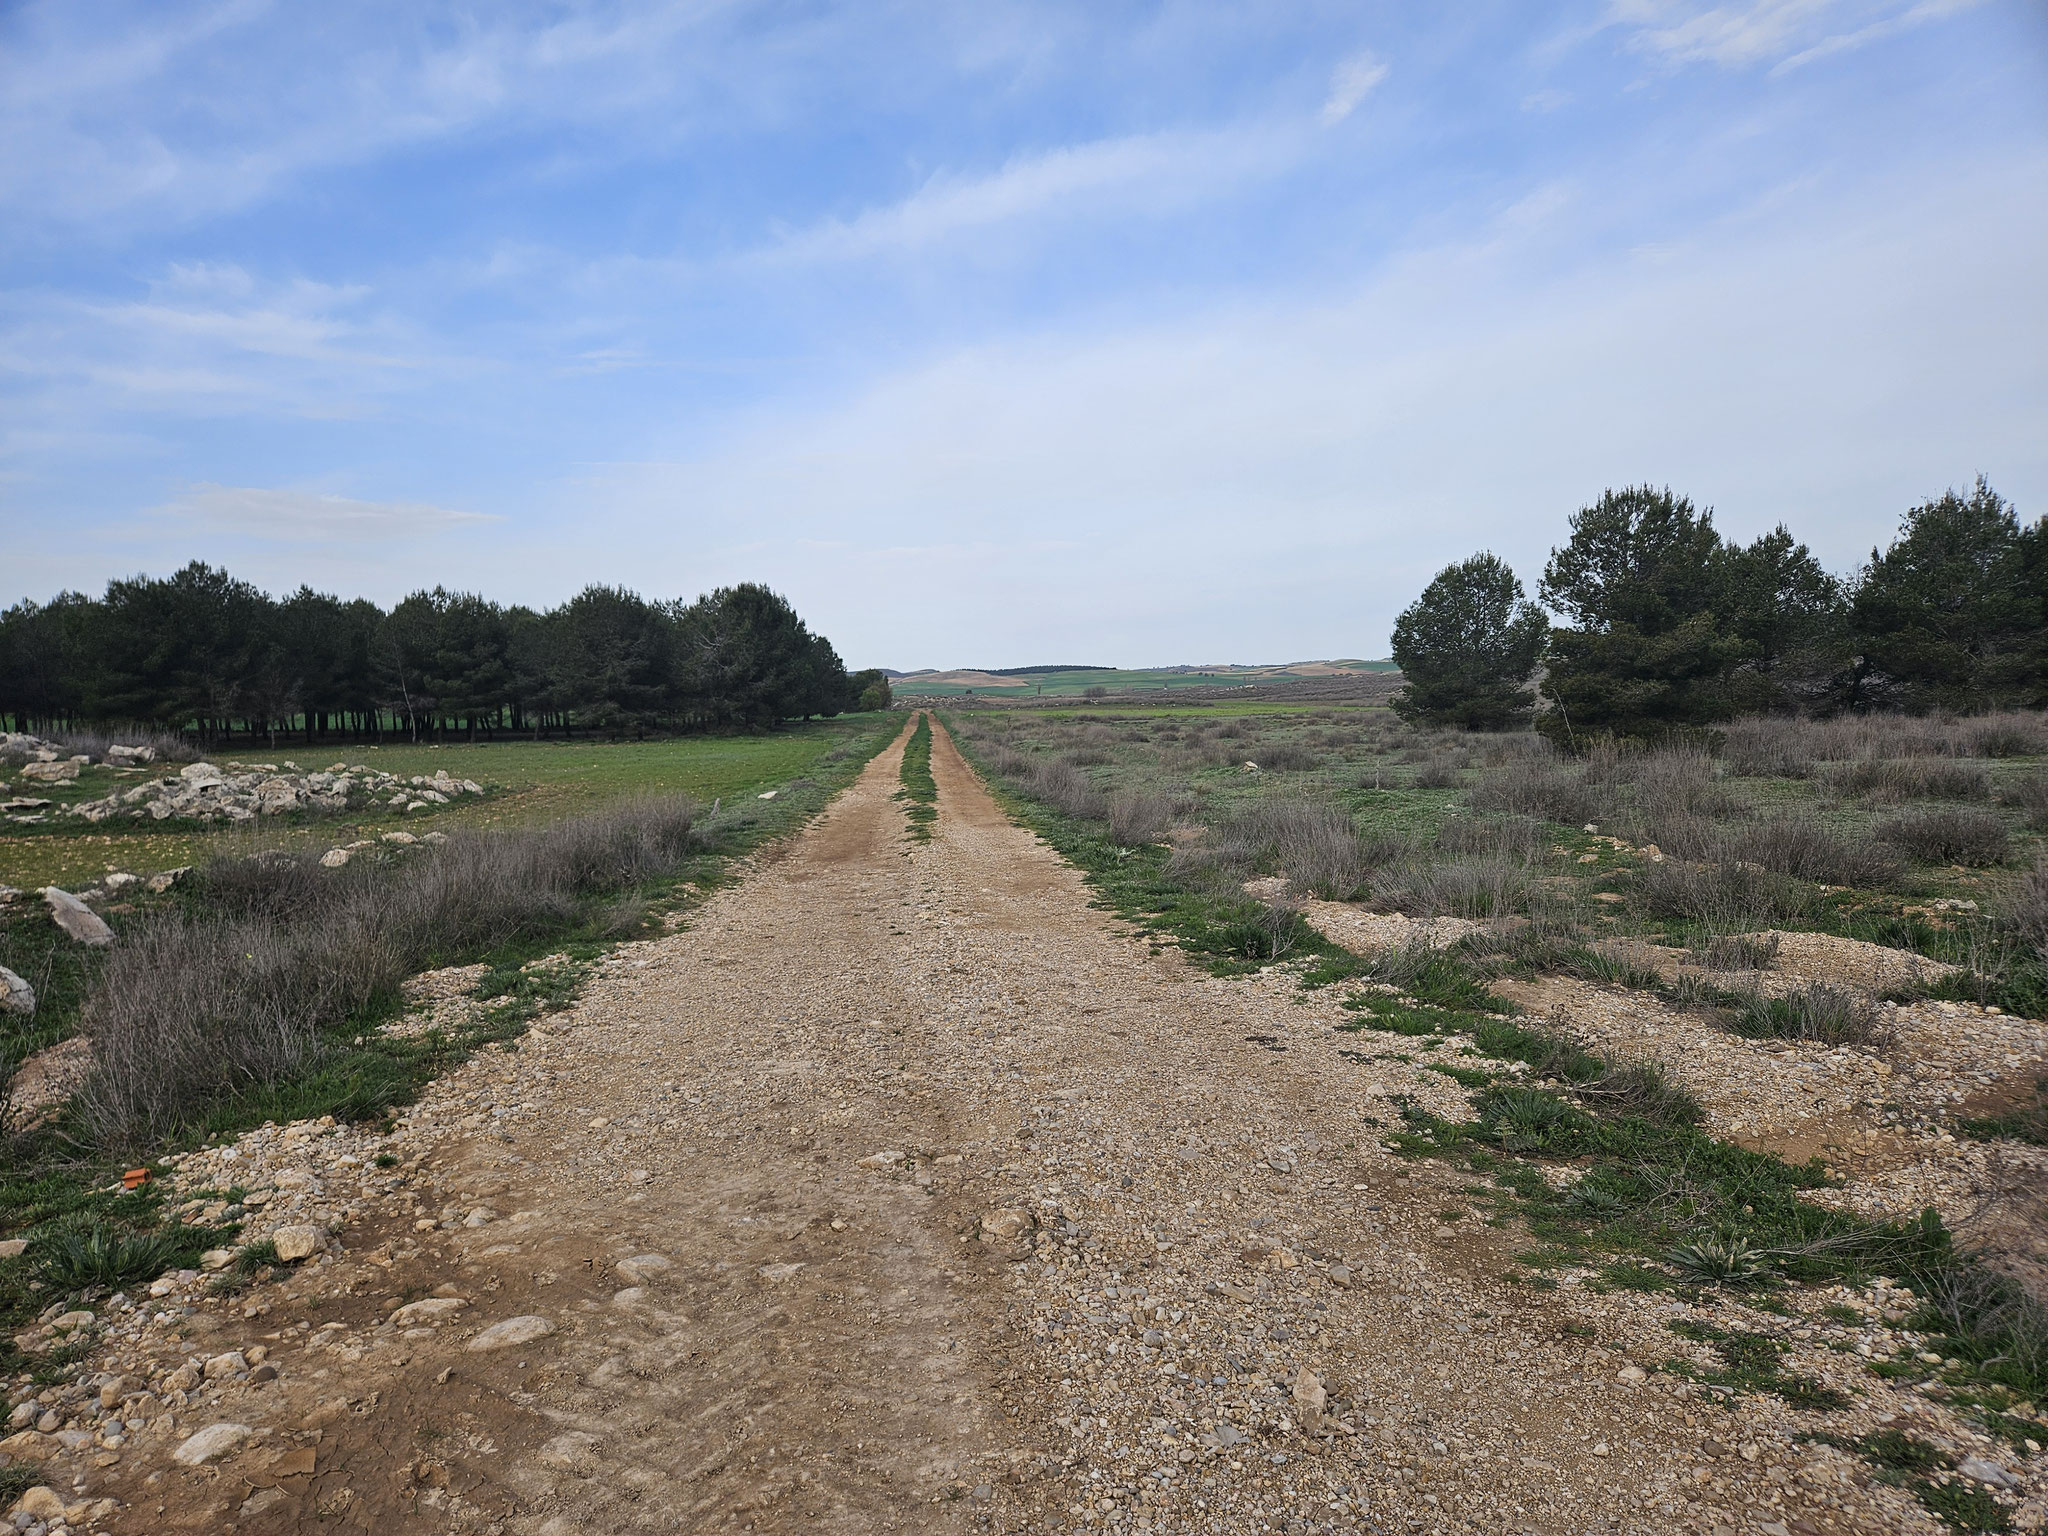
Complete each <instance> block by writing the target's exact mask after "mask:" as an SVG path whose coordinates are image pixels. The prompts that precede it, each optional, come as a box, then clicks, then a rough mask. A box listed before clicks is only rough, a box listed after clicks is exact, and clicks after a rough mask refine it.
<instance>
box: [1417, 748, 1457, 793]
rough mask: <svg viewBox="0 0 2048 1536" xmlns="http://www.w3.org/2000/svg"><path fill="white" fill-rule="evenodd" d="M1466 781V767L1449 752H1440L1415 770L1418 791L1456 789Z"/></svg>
mask: <svg viewBox="0 0 2048 1536" xmlns="http://www.w3.org/2000/svg"><path fill="white" fill-rule="evenodd" d="M1464 781H1465V766H1464V764H1463V763H1461V762H1459V760H1458V759H1457V758H1455V757H1452V756H1451V755H1450V754H1449V753H1447V752H1438V753H1435V754H1433V755H1432V756H1430V757H1429V758H1428V759H1427V760H1425V761H1424V763H1423V765H1422V766H1421V767H1420V768H1418V769H1416V770H1415V787H1416V788H1417V789H1455V788H1456V787H1457V786H1458V785H1460V784H1462V783H1464Z"/></svg>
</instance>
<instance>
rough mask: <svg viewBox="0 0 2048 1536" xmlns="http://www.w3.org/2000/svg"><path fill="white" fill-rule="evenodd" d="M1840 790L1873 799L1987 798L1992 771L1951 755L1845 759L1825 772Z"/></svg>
mask: <svg viewBox="0 0 2048 1536" xmlns="http://www.w3.org/2000/svg"><path fill="white" fill-rule="evenodd" d="M1823 777H1824V778H1825V779H1826V781H1827V784H1828V786H1829V788H1831V789H1833V790H1834V791H1835V792H1836V793H1837V794H1843V795H1861V796H1863V797H1864V798H1865V799H1870V800H1985V799H1988V798H1990V795H1991V775H1990V774H1988V773H1987V772H1985V770H1984V768H1983V766H1982V765H1981V764H1978V763H1959V762H1956V761H1955V760H1954V759H1952V758H1939V757H1932V758H1884V759H1878V760H1874V761H1865V762H1858V763H1843V764H1840V765H1839V766H1837V767H1833V768H1830V769H1828V770H1827V772H1826V773H1825V774H1824V775H1823Z"/></svg>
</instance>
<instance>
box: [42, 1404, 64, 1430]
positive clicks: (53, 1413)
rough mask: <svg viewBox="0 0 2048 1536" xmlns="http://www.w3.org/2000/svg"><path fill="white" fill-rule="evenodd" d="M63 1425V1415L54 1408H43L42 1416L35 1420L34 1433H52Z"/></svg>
mask: <svg viewBox="0 0 2048 1536" xmlns="http://www.w3.org/2000/svg"><path fill="white" fill-rule="evenodd" d="M63 1427H64V1415H63V1414H61V1413H59V1412H57V1410H56V1409H54V1408H49V1409H45V1410H44V1412H43V1416H42V1417H41V1418H39V1419H37V1420H36V1433H37V1434H39V1435H54V1434H55V1433H57V1431H58V1430H60V1429H62V1428H63Z"/></svg>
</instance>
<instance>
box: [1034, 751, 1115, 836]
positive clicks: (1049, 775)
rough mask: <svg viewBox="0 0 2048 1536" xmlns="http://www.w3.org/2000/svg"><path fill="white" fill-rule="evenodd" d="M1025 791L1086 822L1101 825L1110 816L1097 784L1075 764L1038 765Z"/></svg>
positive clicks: (1056, 762) (1054, 762)
mask: <svg viewBox="0 0 2048 1536" xmlns="http://www.w3.org/2000/svg"><path fill="white" fill-rule="evenodd" d="M1025 788H1026V789H1027V790H1028V791H1029V792H1030V793H1032V794H1034V795H1036V796H1037V797H1038V798H1039V799H1041V800H1043V801H1045V802H1046V804H1048V805H1050V806H1052V807H1054V808H1055V809H1057V810H1059V811H1062V812H1064V813H1065V814H1067V815H1069V816H1075V817H1078V818H1080V819H1081V820H1082V821H1100V820H1101V819H1102V818H1103V817H1104V816H1106V815H1107V814H1108V813H1109V806H1108V803H1107V802H1106V801H1105V800H1104V799H1103V798H1102V794H1101V792H1100V791H1099V790H1097V789H1096V787H1095V783H1094V781H1093V780H1092V779H1090V778H1089V777H1088V775H1087V774H1085V773H1083V772H1082V771H1081V770H1080V769H1079V768H1077V767H1075V766H1074V765H1073V764H1072V763H1069V762H1063V761H1057V760H1056V761H1053V762H1049V763H1044V762H1042V763H1037V764H1035V765H1034V766H1033V769H1032V773H1031V777H1030V778H1029V779H1028V780H1026V782H1025Z"/></svg>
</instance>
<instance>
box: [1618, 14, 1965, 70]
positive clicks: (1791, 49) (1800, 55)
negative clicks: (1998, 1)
mask: <svg viewBox="0 0 2048 1536" xmlns="http://www.w3.org/2000/svg"><path fill="white" fill-rule="evenodd" d="M1976 3H1977V0H1913V3H1905V0H1742V3H1738V4H1732V5H1701V4H1699V3H1697V0H1610V5H1609V9H1608V19H1609V21H1610V22H1611V23H1613V24H1615V25H1617V26H1620V27H1622V28H1624V29H1625V30H1626V31H1627V33H1628V37H1629V44H1630V46H1631V47H1633V48H1635V49H1637V50H1639V51H1641V52H1644V53H1650V54H1654V55H1656V56H1658V57H1660V58H1662V59H1665V60H1666V61H1668V62H1670V63H1674V64H1693V63H1709V64H1719V65H1721V66H1723V67H1725V68H1738V67H1742V66H1745V65H1753V64H1761V63H1766V62H1768V63H1771V64H1773V65H1775V66H1776V67H1777V68H1780V69H1787V68H1792V67H1795V66H1797V65H1799V64H1802V63H1806V62H1808V61H1811V60H1813V59H1818V58H1824V57H1826V56H1827V55H1829V54H1831V53H1840V52H1844V51H1846V50H1848V49H1852V48H1860V47H1863V46H1865V45H1866V44H1868V43H1873V42H1876V41H1878V40H1880V39H1882V38H1885V37H1889V36H1892V35H1893V34H1895V33H1897V32H1901V31H1904V30H1905V29H1907V28H1909V27H1915V26H1919V25H1921V24H1922V23H1925V22H1929V21H1936V20H1939V19H1941V18H1942V17H1944V16H1948V15H1952V14H1954V13H1956V12H1958V11H1962V10H1966V9H1968V8H1969V7H1970V6H1972V5H1974V4H1976Z"/></svg>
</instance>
